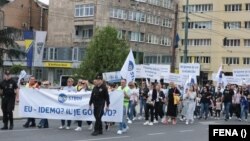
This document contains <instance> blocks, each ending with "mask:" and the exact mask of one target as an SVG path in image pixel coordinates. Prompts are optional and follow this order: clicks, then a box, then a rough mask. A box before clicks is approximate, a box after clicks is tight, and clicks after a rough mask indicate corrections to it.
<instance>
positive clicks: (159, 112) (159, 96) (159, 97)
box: [154, 84, 165, 123]
mask: <svg viewBox="0 0 250 141" xmlns="http://www.w3.org/2000/svg"><path fill="white" fill-rule="evenodd" d="M154 92H155V94H154V95H156V100H155V105H154V110H155V121H154V123H158V116H160V118H161V119H162V118H163V116H164V112H163V104H164V102H165V95H164V93H163V91H161V85H160V84H157V85H156V91H154Z"/></svg>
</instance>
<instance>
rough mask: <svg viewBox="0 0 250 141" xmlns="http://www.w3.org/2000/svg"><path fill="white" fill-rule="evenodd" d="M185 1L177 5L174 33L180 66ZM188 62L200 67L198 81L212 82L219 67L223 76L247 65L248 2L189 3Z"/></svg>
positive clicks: (249, 42) (249, 36)
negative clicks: (177, 13) (178, 37)
mask: <svg viewBox="0 0 250 141" xmlns="http://www.w3.org/2000/svg"><path fill="white" fill-rule="evenodd" d="M185 12H186V0H182V1H180V3H179V24H178V33H179V35H180V38H181V43H179V44H181V46H180V48H179V49H178V50H177V51H178V57H177V58H178V59H177V60H178V62H183V53H184V44H185V41H184V33H185ZM188 13H189V14H188V19H189V22H188V41H187V44H188V47H187V49H188V55H187V56H188V57H187V60H188V62H196V63H200V64H201V80H204V81H206V80H212V73H216V72H217V71H218V68H219V67H220V65H221V64H222V66H223V71H224V72H225V75H232V70H233V69H235V68H245V67H249V64H250V57H249V54H250V50H249V47H250V16H249V15H250V1H246V0H237V1H235V0H209V1H204V0H189V6H188Z"/></svg>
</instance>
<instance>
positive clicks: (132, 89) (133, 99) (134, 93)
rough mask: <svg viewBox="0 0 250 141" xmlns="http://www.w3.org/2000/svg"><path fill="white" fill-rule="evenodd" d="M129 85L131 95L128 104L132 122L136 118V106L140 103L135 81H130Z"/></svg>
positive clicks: (129, 116) (130, 121) (130, 122)
mask: <svg viewBox="0 0 250 141" xmlns="http://www.w3.org/2000/svg"><path fill="white" fill-rule="evenodd" d="M128 86H129V88H130V95H129V104H128V118H129V120H128V123H129V124H132V120H133V118H134V113H135V106H136V105H137V103H138V99H139V98H138V97H139V91H138V89H136V87H135V83H134V82H129V83H128Z"/></svg>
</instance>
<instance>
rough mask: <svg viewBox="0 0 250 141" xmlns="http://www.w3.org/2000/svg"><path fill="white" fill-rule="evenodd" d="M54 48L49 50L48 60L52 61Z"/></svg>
mask: <svg viewBox="0 0 250 141" xmlns="http://www.w3.org/2000/svg"><path fill="white" fill-rule="evenodd" d="M54 52H55V48H49V60H54V54H55V53H54Z"/></svg>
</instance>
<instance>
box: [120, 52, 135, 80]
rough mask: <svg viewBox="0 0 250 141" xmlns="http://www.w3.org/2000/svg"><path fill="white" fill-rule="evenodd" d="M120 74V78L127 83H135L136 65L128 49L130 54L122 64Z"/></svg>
mask: <svg viewBox="0 0 250 141" xmlns="http://www.w3.org/2000/svg"><path fill="white" fill-rule="evenodd" d="M120 73H121V77H122V78H123V79H126V80H127V83H129V82H131V81H135V76H136V65H135V58H134V55H133V52H132V50H131V49H130V52H129V54H128V57H127V59H126V61H125V62H124V64H123V66H122V69H121V72H120Z"/></svg>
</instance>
